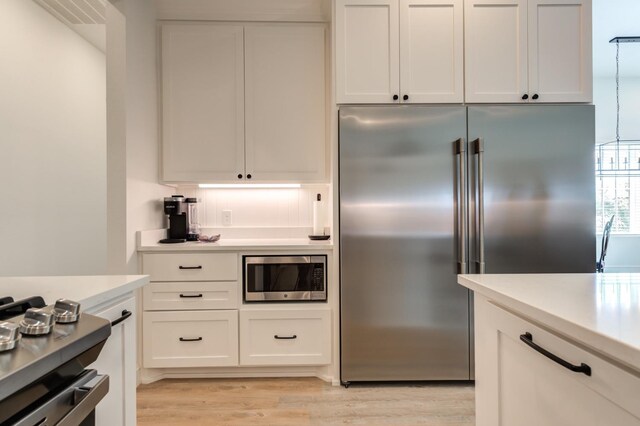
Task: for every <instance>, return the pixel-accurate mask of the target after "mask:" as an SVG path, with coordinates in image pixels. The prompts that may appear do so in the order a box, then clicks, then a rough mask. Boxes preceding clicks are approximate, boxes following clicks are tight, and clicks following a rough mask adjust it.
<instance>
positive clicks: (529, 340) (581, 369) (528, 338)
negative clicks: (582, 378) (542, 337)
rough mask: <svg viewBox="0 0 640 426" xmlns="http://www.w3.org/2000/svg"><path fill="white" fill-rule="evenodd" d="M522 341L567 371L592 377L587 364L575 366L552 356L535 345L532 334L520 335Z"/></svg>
mask: <svg viewBox="0 0 640 426" xmlns="http://www.w3.org/2000/svg"><path fill="white" fill-rule="evenodd" d="M520 340H522V341H523V342H524V343H526V344H527V345H528V346H529V347H530V348H532V349H533V350H535V351H536V352H539V353H541V354H542V355H544V356H546V357H547V358H549V359H550V360H552V361H553V362H556V363H558V364H560V365H561V366H563V367H564V368H566V369H567V370H571V371H573V372H574V373H582V374H585V375H587V376H591V367H589V366H588V365H587V364H585V363H584V362H583V363H582V364H580V365H574V364H571V363H570V362H568V361H565V360H564V359H562V358H560V357H559V356H557V355H555V354H552V353H551V352H549V351H548V350H546V349H545V348H543V347H541V346H538V345H536V344H535V343H533V336H532V335H531V333H524V334H521V335H520Z"/></svg>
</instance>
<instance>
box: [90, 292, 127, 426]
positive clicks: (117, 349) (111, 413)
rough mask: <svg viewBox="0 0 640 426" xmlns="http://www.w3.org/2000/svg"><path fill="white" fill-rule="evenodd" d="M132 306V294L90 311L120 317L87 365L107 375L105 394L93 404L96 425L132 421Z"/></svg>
mask: <svg viewBox="0 0 640 426" xmlns="http://www.w3.org/2000/svg"><path fill="white" fill-rule="evenodd" d="M135 306H136V304H135V299H134V297H133V296H132V297H129V298H127V299H124V300H122V301H121V302H117V303H116V304H114V305H111V306H109V307H106V308H104V309H102V310H99V311H97V312H90V313H91V314H93V315H97V316H99V317H102V318H105V319H108V320H109V321H112V322H113V321H117V320H118V319H123V320H122V321H120V322H119V323H118V324H116V325H114V326H112V327H111V336H110V337H109V339H108V340H107V341H106V343H105V345H104V347H103V348H102V351H101V352H100V356H99V357H98V360H97V361H96V362H94V363H93V364H92V365H91V366H90V368H94V369H96V370H98V373H99V374H107V375H108V376H109V393H107V395H106V396H105V397H104V399H103V400H102V401H100V403H99V404H98V406H97V407H96V425H98V426H113V425H122V426H133V425H135V424H136V314H135ZM129 312H130V313H131V314H130V315H129V314H128V313H129Z"/></svg>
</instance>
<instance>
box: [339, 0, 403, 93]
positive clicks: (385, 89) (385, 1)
mask: <svg viewBox="0 0 640 426" xmlns="http://www.w3.org/2000/svg"><path fill="white" fill-rule="evenodd" d="M398 25H399V18H398V0H336V20H335V28H336V90H337V96H336V98H337V102H338V103H339V104H348V103H388V102H393V99H394V96H395V98H396V100H397V99H398V95H399V93H400V81H399V70H400V67H399V61H400V54H399V49H400V44H399V41H398V40H399V31H398Z"/></svg>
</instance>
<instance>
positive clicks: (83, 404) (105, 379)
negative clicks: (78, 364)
mask: <svg viewBox="0 0 640 426" xmlns="http://www.w3.org/2000/svg"><path fill="white" fill-rule="evenodd" d="M107 392H109V376H107V375H102V376H96V377H94V378H93V379H92V380H91V381H89V382H87V383H85V384H84V385H82V386H79V387H77V388H75V389H74V390H73V398H72V399H73V401H72V402H73V406H74V407H73V409H72V410H71V411H69V412H68V413H67V415H66V416H64V417H63V418H62V420H60V422H59V423H57V424H56V425H57V426H77V425H79V424H81V423H82V421H83V420H85V419H86V418H87V417H89V415H90V414H91V413H92V412H93V410H95V408H96V406H97V405H98V403H99V402H100V401H101V400H102V398H104V396H105V395H106V394H107Z"/></svg>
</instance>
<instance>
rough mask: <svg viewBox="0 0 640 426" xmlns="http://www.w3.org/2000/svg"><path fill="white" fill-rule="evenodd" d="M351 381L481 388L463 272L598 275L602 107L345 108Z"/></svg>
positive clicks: (345, 348)
mask: <svg viewBox="0 0 640 426" xmlns="http://www.w3.org/2000/svg"><path fill="white" fill-rule="evenodd" d="M339 114H340V122H339V125H340V130H339V132H340V142H339V143H340V154H339V160H340V175H339V180H340V278H341V281H340V292H341V295H340V303H341V308H340V310H341V369H342V371H341V378H342V381H343V383H345V384H346V383H349V382H354V381H402V380H469V379H473V376H474V372H473V354H472V347H473V334H472V330H473V324H472V321H473V313H472V300H471V295H470V293H469V292H468V291H467V290H466V289H464V288H463V287H461V286H459V285H458V284H457V283H456V274H458V273H482V272H486V273H543V272H576V273H577V272H594V270H595V257H596V253H595V250H596V249H595V189H594V185H595V178H594V140H595V134H594V107H593V106H590V105H571V106H561V105H552V106H546V105H514V106H478V107H476V106H472V107H465V106H451V107H429V106H388V107H387V106H362V107H343V108H341V109H340V113H339Z"/></svg>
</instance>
